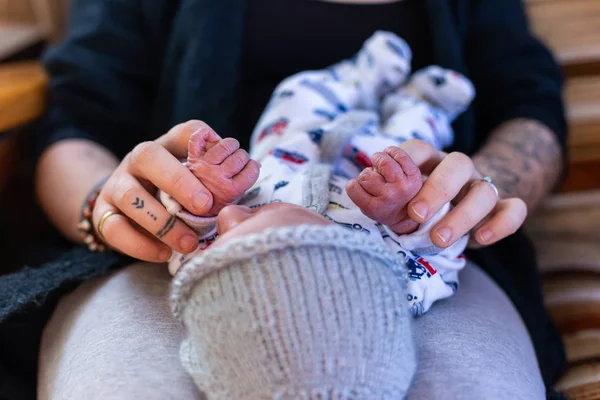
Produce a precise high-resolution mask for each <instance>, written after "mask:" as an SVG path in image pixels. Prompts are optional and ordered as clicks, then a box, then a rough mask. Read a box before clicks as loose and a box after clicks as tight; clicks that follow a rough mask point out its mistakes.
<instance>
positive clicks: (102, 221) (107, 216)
mask: <svg viewBox="0 0 600 400" xmlns="http://www.w3.org/2000/svg"><path fill="white" fill-rule="evenodd" d="M113 215H119V213H118V212H115V211H107V212H105V213H104V215H103V216H102V218H100V222H99V223H98V234H99V235H100V237H101V238H102V239H104V235H103V234H102V228H104V223H105V222H106V220H107V219H108V218H109V217H111V216H113Z"/></svg>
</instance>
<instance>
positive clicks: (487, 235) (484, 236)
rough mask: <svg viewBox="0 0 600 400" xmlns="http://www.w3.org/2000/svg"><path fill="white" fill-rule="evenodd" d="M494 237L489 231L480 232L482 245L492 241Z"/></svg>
mask: <svg viewBox="0 0 600 400" xmlns="http://www.w3.org/2000/svg"><path fill="white" fill-rule="evenodd" d="M492 236H494V234H493V233H492V231H490V230H489V229H485V230H482V231H480V232H479V240H480V241H481V242H482V243H487V242H489V241H490V240H491V239H492Z"/></svg>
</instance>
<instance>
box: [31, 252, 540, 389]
mask: <svg viewBox="0 0 600 400" xmlns="http://www.w3.org/2000/svg"><path fill="white" fill-rule="evenodd" d="M169 280H170V277H169V275H168V273H167V271H166V267H165V266H164V265H151V264H143V263H139V264H135V265H133V266H131V267H129V268H127V269H124V270H121V271H119V272H116V273H114V274H112V275H111V276H109V277H106V278H102V279H97V280H94V281H90V282H87V283H85V284H84V285H82V286H80V287H79V288H78V289H77V290H76V291H75V292H74V293H72V294H70V295H68V296H66V297H64V298H63V299H62V300H61V302H60V304H59V306H58V308H57V309H56V312H55V313H54V316H53V317H52V319H51V320H50V322H49V324H48V326H47V327H46V330H45V332H44V336H43V339H42V349H41V356H40V373H39V386H38V394H39V399H40V400H46V399H53V400H54V399H56V400H63V399H89V400H95V399H103V400H111V399H115V400H116V399H138V398H140V399H146V400H154V399H157V400H159V399H160V400H166V399H178V400H181V399H190V400H193V399H202V398H203V396H202V395H201V394H199V393H198V392H197V390H196V389H195V386H194V384H193V382H192V380H191V378H189V377H188V376H187V375H186V373H185V372H184V370H183V368H182V367H181V366H180V363H179V357H178V356H179V344H180V341H181V339H182V337H183V329H182V326H181V325H180V324H179V323H178V322H177V321H175V320H174V319H173V318H172V316H171V314H170V311H169V306H168V303H167V296H168V291H169ZM413 329H414V339H415V345H416V347H417V360H418V367H417V373H416V376H415V378H414V381H413V384H412V387H411V390H410V392H409V394H408V396H407V398H408V399H410V400H414V399H417V400H423V399H425V400H429V399H443V400H453V399H473V400H475V399H476V400H481V399H495V400H502V399H511V400H517V399H523V400H536V399H544V385H543V382H542V378H541V375H540V372H539V369H538V365H537V361H536V358H535V354H534V351H533V346H532V344H531V340H530V338H529V336H528V334H527V331H526V330H525V326H524V325H523V322H522V321H521V319H520V317H519V315H518V314H517V312H516V310H515V308H514V307H513V305H512V304H511V303H510V301H509V300H508V298H507V297H506V295H505V294H504V293H503V292H502V291H501V290H500V289H499V288H498V286H497V285H496V284H495V283H494V282H492V281H491V280H490V278H489V277H488V276H487V275H485V274H484V273H483V272H481V270H480V269H479V268H478V267H476V266H474V265H472V264H470V265H468V266H467V267H466V269H465V270H464V271H463V272H462V274H461V286H460V289H459V291H458V292H457V294H456V295H455V296H453V297H451V298H450V299H448V300H445V301H442V302H439V303H436V304H435V305H434V306H433V307H432V309H431V310H430V311H429V312H428V313H427V314H426V315H424V316H423V317H420V318H417V319H416V320H415V321H414V324H413Z"/></svg>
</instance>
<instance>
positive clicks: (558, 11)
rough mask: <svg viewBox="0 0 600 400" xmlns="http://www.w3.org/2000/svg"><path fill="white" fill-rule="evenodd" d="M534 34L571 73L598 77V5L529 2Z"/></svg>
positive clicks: (592, 1)
mask: <svg viewBox="0 0 600 400" xmlns="http://www.w3.org/2000/svg"><path fill="white" fill-rule="evenodd" d="M527 9H528V14H529V17H530V20H531V25H532V29H533V31H534V32H535V33H536V34H537V35H538V36H539V37H540V38H541V39H542V40H544V41H545V42H546V43H547V44H548V45H549V46H550V48H551V49H552V50H553V51H554V53H555V54H556V56H557V58H558V60H559V61H560V63H561V64H562V65H563V66H564V67H565V69H567V70H570V71H575V72H576V71H577V70H578V69H580V70H584V71H585V72H586V73H589V72H593V71H595V72H596V73H600V1H598V0H537V1H532V0H529V1H528V2H527Z"/></svg>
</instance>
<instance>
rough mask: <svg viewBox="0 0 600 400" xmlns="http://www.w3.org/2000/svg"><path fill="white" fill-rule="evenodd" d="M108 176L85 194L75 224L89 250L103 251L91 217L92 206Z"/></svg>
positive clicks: (102, 245) (104, 248)
mask: <svg viewBox="0 0 600 400" xmlns="http://www.w3.org/2000/svg"><path fill="white" fill-rule="evenodd" d="M108 178H109V177H106V178H104V179H102V180H101V181H100V182H99V183H98V184H97V185H96V186H94V188H93V189H92V190H91V191H90V193H89V194H88V195H87V197H86V199H85V201H84V202H83V205H82V207H81V219H80V221H79V223H78V224H77V230H78V231H79V232H81V238H82V239H83V242H84V243H85V244H86V245H87V247H88V249H90V250H91V251H105V250H106V246H105V245H104V244H103V243H102V241H100V239H99V238H98V236H97V235H96V233H95V232H94V222H93V219H92V215H93V211H94V206H95V205H96V201H97V200H98V196H100V192H101V191H102V188H103V187H104V183H105V182H106V181H107V180H108Z"/></svg>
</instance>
